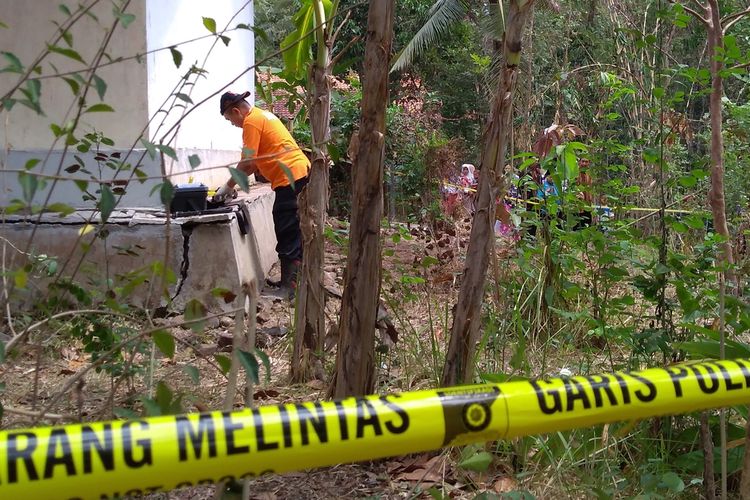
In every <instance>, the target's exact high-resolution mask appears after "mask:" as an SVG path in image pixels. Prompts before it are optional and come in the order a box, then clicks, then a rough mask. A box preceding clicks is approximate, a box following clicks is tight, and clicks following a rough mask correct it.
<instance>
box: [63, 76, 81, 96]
mask: <svg viewBox="0 0 750 500" xmlns="http://www.w3.org/2000/svg"><path fill="white" fill-rule="evenodd" d="M63 80H65V83H67V84H68V86H69V87H70V91H71V92H73V95H78V91H79V90H80V89H81V87H80V85H78V82H77V81H75V80H73V79H72V78H65V77H63Z"/></svg>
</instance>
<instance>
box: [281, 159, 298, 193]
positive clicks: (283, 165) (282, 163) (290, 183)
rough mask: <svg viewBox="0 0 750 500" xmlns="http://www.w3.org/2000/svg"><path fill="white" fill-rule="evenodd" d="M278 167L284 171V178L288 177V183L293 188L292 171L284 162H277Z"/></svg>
mask: <svg viewBox="0 0 750 500" xmlns="http://www.w3.org/2000/svg"><path fill="white" fill-rule="evenodd" d="M278 163H279V168H280V169H281V170H282V171H283V172H284V175H286V178H287V179H289V185H290V186H291V187H292V189H294V174H293V173H292V171H291V169H290V168H289V167H287V166H286V164H285V163H284V162H281V161H280V162H278Z"/></svg>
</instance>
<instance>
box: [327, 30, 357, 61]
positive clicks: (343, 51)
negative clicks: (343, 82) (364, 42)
mask: <svg viewBox="0 0 750 500" xmlns="http://www.w3.org/2000/svg"><path fill="white" fill-rule="evenodd" d="M361 39H362V37H361V36H359V35H357V36H355V37H354V38H352V39H351V40H349V43H347V44H346V46H345V47H344V48H343V49H341V50H339V52H338V54H336V56H335V57H334V58H333V59H331V64H330V67H331V68H333V67H334V66H336V64H338V62H339V61H340V60H341V58H342V57H344V55H345V54H346V53H347V52H349V49H351V48H352V45H354V44H355V43H357V42H358V41H360V40H361Z"/></svg>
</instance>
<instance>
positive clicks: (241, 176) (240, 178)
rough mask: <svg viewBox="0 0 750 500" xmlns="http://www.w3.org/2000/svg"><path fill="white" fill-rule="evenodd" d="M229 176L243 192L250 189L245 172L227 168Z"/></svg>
mask: <svg viewBox="0 0 750 500" xmlns="http://www.w3.org/2000/svg"><path fill="white" fill-rule="evenodd" d="M229 174H230V175H231V176H232V179H234V182H236V183H237V185H238V186H240V188H242V190H243V191H247V190H249V189H250V179H249V178H248V176H247V174H246V173H245V172H243V171H242V170H239V169H236V168H233V167H229Z"/></svg>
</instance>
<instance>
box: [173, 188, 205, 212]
mask: <svg viewBox="0 0 750 500" xmlns="http://www.w3.org/2000/svg"><path fill="white" fill-rule="evenodd" d="M207 197H208V187H206V186H204V185H203V184H185V185H178V186H177V187H176V188H175V191H174V197H173V198H172V203H171V204H170V205H169V210H170V212H172V213H175V212H199V211H202V210H205V209H206V198H207Z"/></svg>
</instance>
